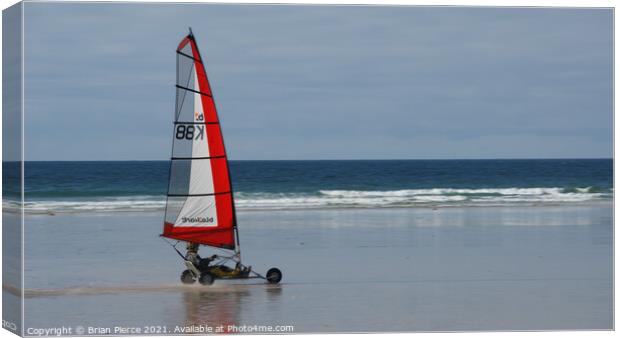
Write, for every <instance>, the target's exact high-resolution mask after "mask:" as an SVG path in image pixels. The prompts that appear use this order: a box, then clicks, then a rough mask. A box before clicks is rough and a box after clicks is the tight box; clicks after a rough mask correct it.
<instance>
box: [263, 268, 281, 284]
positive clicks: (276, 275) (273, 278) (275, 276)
mask: <svg viewBox="0 0 620 338" xmlns="http://www.w3.org/2000/svg"><path fill="white" fill-rule="evenodd" d="M265 277H266V278H267V282H269V284H278V283H280V281H281V280H282V271H280V269H278V268H271V269H269V271H267V274H266V275H265Z"/></svg>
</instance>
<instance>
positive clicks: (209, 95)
mask: <svg viewBox="0 0 620 338" xmlns="http://www.w3.org/2000/svg"><path fill="white" fill-rule="evenodd" d="M175 86H176V87H177V88H179V89H183V90H187V91H190V92H194V93H196V94H200V95H204V96H208V97H211V98H213V96H211V94H207V93H204V92H201V91H198V90H194V89H191V88H187V87H183V86H179V85H175Z"/></svg>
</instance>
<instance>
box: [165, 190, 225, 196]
mask: <svg viewBox="0 0 620 338" xmlns="http://www.w3.org/2000/svg"><path fill="white" fill-rule="evenodd" d="M231 193H232V191H230V190H229V191H222V192H213V193H210V194H168V197H201V196H215V195H226V194H231Z"/></svg>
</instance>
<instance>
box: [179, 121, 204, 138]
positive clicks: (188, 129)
mask: <svg viewBox="0 0 620 338" xmlns="http://www.w3.org/2000/svg"><path fill="white" fill-rule="evenodd" d="M175 137H176V139H177V140H204V137H205V126H194V125H185V124H179V125H177V128H176V132H175Z"/></svg>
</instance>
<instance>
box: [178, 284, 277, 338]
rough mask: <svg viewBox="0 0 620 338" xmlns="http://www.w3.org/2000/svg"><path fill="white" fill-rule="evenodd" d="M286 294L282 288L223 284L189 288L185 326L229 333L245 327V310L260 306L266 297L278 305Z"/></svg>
mask: <svg viewBox="0 0 620 338" xmlns="http://www.w3.org/2000/svg"><path fill="white" fill-rule="evenodd" d="M281 294H282V287H281V286H280V285H264V284H260V285H256V284H220V285H217V284H216V285H212V286H203V287H195V288H186V289H184V292H183V294H182V298H183V304H184V305H185V317H184V322H183V325H184V326H195V325H207V326H210V327H214V328H218V327H220V328H221V329H220V330H219V331H218V332H217V333H229V332H230V330H229V325H236V326H239V325H241V324H242V323H241V319H242V318H241V316H242V313H243V310H244V306H245V305H247V306H252V304H255V303H260V302H261V301H262V298H264V296H265V295H266V296H267V299H268V302H273V301H276V300H277V299H278V298H279V297H280V295H281Z"/></svg>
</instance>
